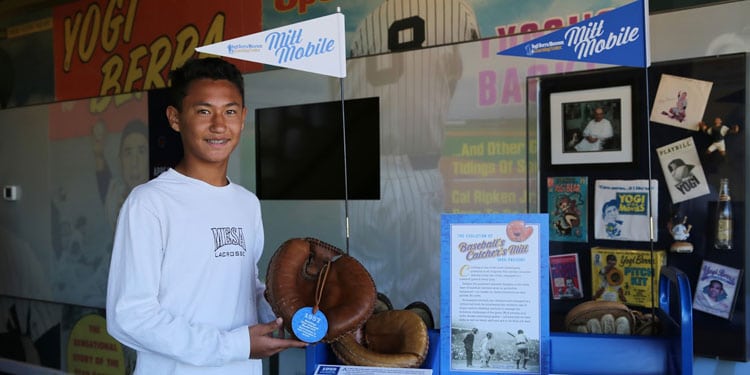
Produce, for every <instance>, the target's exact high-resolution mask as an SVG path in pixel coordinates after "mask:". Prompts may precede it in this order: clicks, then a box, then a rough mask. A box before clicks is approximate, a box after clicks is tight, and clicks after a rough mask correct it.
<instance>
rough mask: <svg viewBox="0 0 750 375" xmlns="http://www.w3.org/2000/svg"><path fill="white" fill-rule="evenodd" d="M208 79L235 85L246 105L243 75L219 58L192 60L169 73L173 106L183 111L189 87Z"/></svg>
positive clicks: (232, 65)
mask: <svg viewBox="0 0 750 375" xmlns="http://www.w3.org/2000/svg"><path fill="white" fill-rule="evenodd" d="M203 78H208V79H212V80H220V79H225V80H227V81H229V82H231V83H233V84H234V85H235V86H236V87H237V89H238V90H240V95H241V96H242V105H243V106H244V105H245V82H244V80H243V78H242V73H241V72H240V70H239V69H237V67H236V66H234V64H232V63H230V62H227V61H225V60H222V59H220V58H218V57H207V58H204V59H197V58H192V59H190V60H188V61H186V62H185V64H184V65H182V66H181V67H179V68H176V69H174V70H172V71H171V72H169V80H170V81H171V84H170V88H169V97H170V99H171V102H172V103H171V105H173V106H174V107H175V108H177V110H179V111H182V99H184V98H185V96H186V95H187V89H188V86H190V84H191V83H193V81H195V80H199V79H203Z"/></svg>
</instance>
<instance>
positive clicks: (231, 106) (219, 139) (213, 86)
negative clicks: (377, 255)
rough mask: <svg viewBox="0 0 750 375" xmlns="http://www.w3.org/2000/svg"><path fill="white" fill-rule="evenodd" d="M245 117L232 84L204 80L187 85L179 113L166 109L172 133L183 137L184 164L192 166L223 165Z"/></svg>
mask: <svg viewBox="0 0 750 375" xmlns="http://www.w3.org/2000/svg"><path fill="white" fill-rule="evenodd" d="M246 114H247V108H246V107H245V106H244V103H243V102H242V96H241V94H240V91H239V90H238V89H237V88H236V87H235V86H234V85H233V84H232V83H231V82H229V81H227V80H212V79H207V78H206V79H200V80H197V81H194V82H192V83H191V84H190V85H189V87H188V90H187V95H186V96H185V98H184V99H183V100H182V111H177V109H176V108H175V107H171V106H170V107H169V108H167V118H168V119H169V123H170V125H171V126H172V129H174V130H175V131H178V132H180V135H181V137H182V143H183V147H184V150H185V155H184V161H185V162H186V163H189V164H193V165H194V166H197V165H208V164H216V163H219V164H221V163H226V162H227V161H228V160H229V155H230V154H231V153H232V151H233V150H234V148H235V147H237V145H238V144H239V142H240V135H241V134H242V129H243V128H244V126H245V115H246Z"/></svg>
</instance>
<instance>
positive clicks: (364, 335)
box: [331, 310, 430, 368]
mask: <svg viewBox="0 0 750 375" xmlns="http://www.w3.org/2000/svg"><path fill="white" fill-rule="evenodd" d="M429 347H430V339H429V336H428V335H427V326H426V325H425V323H424V321H423V320H422V318H421V317H420V316H419V315H417V314H416V313H414V312H412V311H409V310H388V311H383V312H380V313H378V314H375V315H373V316H372V317H371V318H370V320H368V321H367V323H366V324H365V326H364V329H363V330H361V331H359V332H357V334H354V333H352V334H348V335H345V336H343V337H341V338H340V339H339V340H337V341H335V342H333V343H332V344H331V349H332V350H333V353H334V354H335V355H336V357H338V359H339V360H340V361H341V362H342V363H344V364H347V365H354V366H372V367H401V368H410V367H419V366H421V365H422V362H424V360H425V358H426V356H427V351H428V349H429Z"/></svg>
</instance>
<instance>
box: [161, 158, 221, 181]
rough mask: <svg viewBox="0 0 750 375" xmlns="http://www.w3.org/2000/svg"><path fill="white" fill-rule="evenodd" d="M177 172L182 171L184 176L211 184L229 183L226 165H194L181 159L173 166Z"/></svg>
mask: <svg viewBox="0 0 750 375" xmlns="http://www.w3.org/2000/svg"><path fill="white" fill-rule="evenodd" d="M174 169H175V170H176V171H177V172H180V173H182V174H183V175H185V176H188V177H191V178H194V179H196V180H201V181H203V182H205V183H207V184H209V185H213V186H226V185H229V180H228V179H227V166H226V164H224V165H223V167H219V166H217V167H213V168H211V167H209V168H205V167H194V166H191V165H189V164H188V163H186V162H185V161H184V160H183V161H181V162H180V163H179V164H177V166H175V167H174Z"/></svg>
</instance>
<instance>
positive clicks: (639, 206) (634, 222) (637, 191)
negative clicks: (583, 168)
mask: <svg viewBox="0 0 750 375" xmlns="http://www.w3.org/2000/svg"><path fill="white" fill-rule="evenodd" d="M595 189H596V190H595V192H594V238H596V239H603V240H618V241H649V240H650V239H651V238H650V236H649V234H650V233H652V231H653V236H654V238H658V229H657V227H656V226H654V227H653V228H651V223H652V221H651V220H650V219H651V218H650V217H649V216H653V222H654V223H658V222H659V221H658V217H657V216H658V210H657V209H656V207H658V194H657V193H658V191H659V181H658V180H656V179H653V180H651V182H650V183H649V180H596V187H595ZM649 197H650V199H649ZM652 208H653V209H652Z"/></svg>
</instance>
